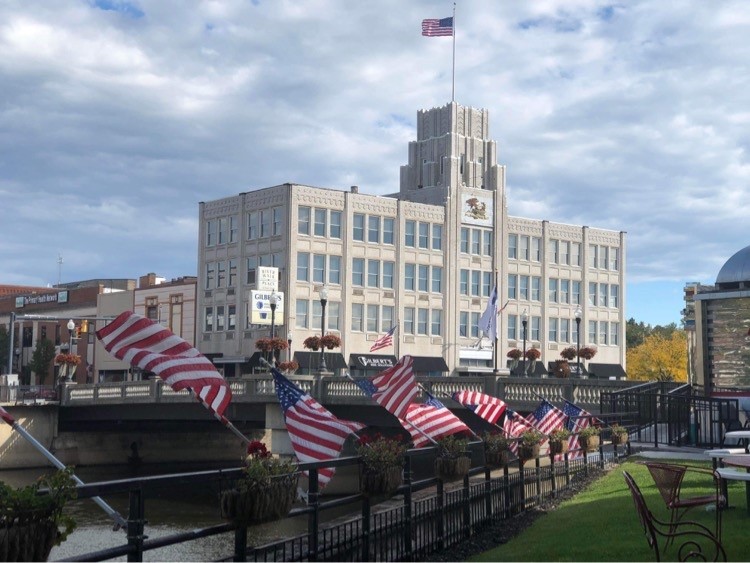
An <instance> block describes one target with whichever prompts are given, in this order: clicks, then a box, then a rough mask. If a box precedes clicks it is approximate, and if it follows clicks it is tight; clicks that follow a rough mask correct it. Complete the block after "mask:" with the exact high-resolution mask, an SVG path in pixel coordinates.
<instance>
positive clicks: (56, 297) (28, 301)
mask: <svg viewBox="0 0 750 563" xmlns="http://www.w3.org/2000/svg"><path fill="white" fill-rule="evenodd" d="M67 302H68V292H67V290H66V291H58V292H57V293H41V294H34V295H19V296H17V297H16V308H17V309H20V308H21V307H25V306H26V305H42V304H44V303H67Z"/></svg>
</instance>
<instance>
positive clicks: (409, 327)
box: [404, 307, 415, 334]
mask: <svg viewBox="0 0 750 563" xmlns="http://www.w3.org/2000/svg"><path fill="white" fill-rule="evenodd" d="M414 321H415V318H414V307H404V334H414V328H415V327H414Z"/></svg>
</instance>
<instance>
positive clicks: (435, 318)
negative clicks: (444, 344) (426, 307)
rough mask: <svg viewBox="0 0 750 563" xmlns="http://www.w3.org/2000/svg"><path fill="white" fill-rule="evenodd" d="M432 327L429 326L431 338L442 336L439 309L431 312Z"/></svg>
mask: <svg viewBox="0 0 750 563" xmlns="http://www.w3.org/2000/svg"><path fill="white" fill-rule="evenodd" d="M431 325H432V326H430V333H431V334H432V336H440V335H441V334H443V311H441V310H440V309H433V310H432V323H431Z"/></svg>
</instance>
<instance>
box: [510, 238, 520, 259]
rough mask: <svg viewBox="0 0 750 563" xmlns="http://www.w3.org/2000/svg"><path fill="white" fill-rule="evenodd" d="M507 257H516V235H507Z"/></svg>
mask: <svg viewBox="0 0 750 563" xmlns="http://www.w3.org/2000/svg"><path fill="white" fill-rule="evenodd" d="M508 258H513V259H515V258H518V235H508Z"/></svg>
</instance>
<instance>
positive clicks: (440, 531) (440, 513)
mask: <svg viewBox="0 0 750 563" xmlns="http://www.w3.org/2000/svg"><path fill="white" fill-rule="evenodd" d="M436 492H437V499H436V501H437V515H436V516H437V536H438V541H437V544H438V549H445V494H444V493H445V491H444V489H443V481H442V479H438V482H437V491H436Z"/></svg>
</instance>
